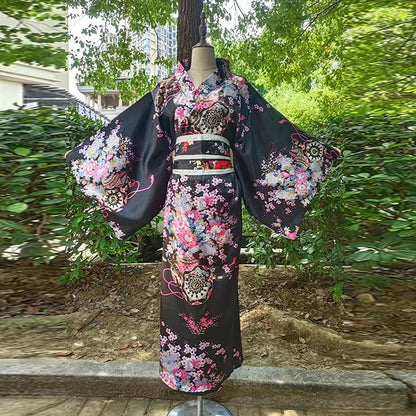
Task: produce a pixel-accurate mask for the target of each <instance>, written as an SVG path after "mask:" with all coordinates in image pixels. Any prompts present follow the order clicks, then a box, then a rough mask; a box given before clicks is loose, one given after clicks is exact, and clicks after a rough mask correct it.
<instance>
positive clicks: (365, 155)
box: [343, 114, 416, 271]
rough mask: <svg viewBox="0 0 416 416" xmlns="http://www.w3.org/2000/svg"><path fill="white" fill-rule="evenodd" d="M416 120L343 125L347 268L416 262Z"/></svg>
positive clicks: (356, 120) (375, 118)
mask: <svg viewBox="0 0 416 416" xmlns="http://www.w3.org/2000/svg"><path fill="white" fill-rule="evenodd" d="M415 129H416V126H415V120H414V119H413V118H412V117H411V116H409V115H402V116H397V115H396V114H382V115H365V116H361V117H350V118H346V119H345V135H346V136H348V138H349V140H348V142H347V144H346V146H345V151H344V159H345V162H344V163H345V178H344V180H345V184H346V188H347V192H346V194H345V198H346V201H347V203H346V204H345V229H344V235H343V240H344V242H345V247H346V253H345V255H346V257H345V263H346V264H347V265H350V266H351V267H352V268H353V269H356V270H367V271H371V269H372V268H373V267H380V266H384V267H387V266H391V265H393V264H395V263H403V262H409V263H414V262H416V227H415V220H416V214H415V212H416V188H415V186H414V184H415V182H416V172H415V169H414V166H415V159H416V158H415V155H414V148H415V135H414V131H415Z"/></svg>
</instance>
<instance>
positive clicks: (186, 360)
mask: <svg viewBox="0 0 416 416" xmlns="http://www.w3.org/2000/svg"><path fill="white" fill-rule="evenodd" d="M201 364H202V360H201V359H199V358H196V357H195V356H191V357H183V358H182V365H183V367H184V368H185V370H187V371H192V370H194V369H196V368H199V367H200V366H201Z"/></svg>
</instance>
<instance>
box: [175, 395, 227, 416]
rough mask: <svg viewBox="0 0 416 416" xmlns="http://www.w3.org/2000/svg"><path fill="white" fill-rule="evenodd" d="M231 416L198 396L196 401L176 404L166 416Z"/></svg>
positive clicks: (214, 403) (216, 404) (219, 406)
mask: <svg viewBox="0 0 416 416" xmlns="http://www.w3.org/2000/svg"><path fill="white" fill-rule="evenodd" d="M192 414H194V415H195V414H196V415H197V416H233V415H232V414H231V413H230V411H229V410H228V409H227V408H226V407H225V406H223V405H222V404H220V403H217V402H214V401H212V400H206V399H203V398H202V396H198V397H197V400H188V401H185V402H182V403H179V404H177V405H176V406H175V407H174V408H173V409H172V410H171V411H170V412H169V413H168V414H167V416H191V415H192Z"/></svg>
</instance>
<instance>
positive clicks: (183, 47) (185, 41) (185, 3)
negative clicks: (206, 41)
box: [177, 0, 202, 61]
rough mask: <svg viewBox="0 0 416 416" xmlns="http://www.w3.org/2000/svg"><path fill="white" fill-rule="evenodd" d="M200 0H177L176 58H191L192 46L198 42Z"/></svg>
mask: <svg viewBox="0 0 416 416" xmlns="http://www.w3.org/2000/svg"><path fill="white" fill-rule="evenodd" d="M201 12H202V0H178V26H177V45H178V46H177V60H178V61H180V60H181V59H184V58H188V59H191V55H192V46H194V45H195V44H196V43H198V42H199V25H200V24H201Z"/></svg>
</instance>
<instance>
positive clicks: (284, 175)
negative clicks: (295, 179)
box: [281, 170, 290, 179]
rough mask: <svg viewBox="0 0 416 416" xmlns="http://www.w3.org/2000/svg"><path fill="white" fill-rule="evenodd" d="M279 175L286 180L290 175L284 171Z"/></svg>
mask: <svg viewBox="0 0 416 416" xmlns="http://www.w3.org/2000/svg"><path fill="white" fill-rule="evenodd" d="M281 175H282V176H283V177H284V178H285V179H286V178H289V177H290V173H289V172H286V171H285V170H282V172H281Z"/></svg>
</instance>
